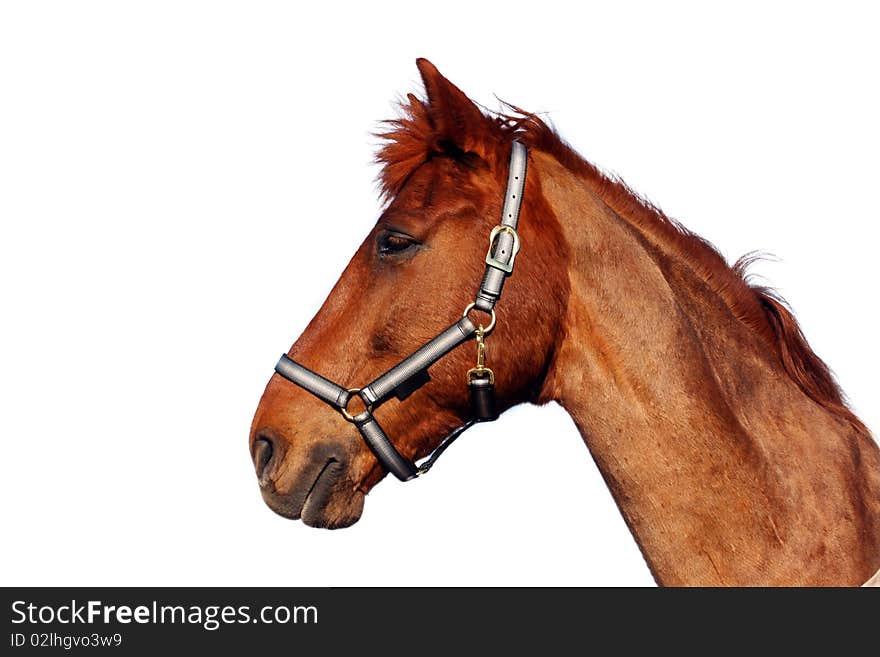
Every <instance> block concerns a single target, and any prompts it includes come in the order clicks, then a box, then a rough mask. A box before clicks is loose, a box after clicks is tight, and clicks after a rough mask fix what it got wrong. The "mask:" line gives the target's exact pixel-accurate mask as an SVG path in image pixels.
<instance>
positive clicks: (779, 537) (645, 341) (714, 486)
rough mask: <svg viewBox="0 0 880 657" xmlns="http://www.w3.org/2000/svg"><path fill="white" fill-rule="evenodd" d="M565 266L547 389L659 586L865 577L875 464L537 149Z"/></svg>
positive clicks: (691, 279)
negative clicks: (566, 286) (561, 317)
mask: <svg viewBox="0 0 880 657" xmlns="http://www.w3.org/2000/svg"><path fill="white" fill-rule="evenodd" d="M534 157H535V164H536V167H535V168H536V169H537V170H538V172H539V175H540V178H541V187H542V190H543V193H544V196H545V197H546V198H547V200H548V202H549V204H550V205H551V206H552V207H553V208H554V211H555V212H556V213H557V216H558V218H559V221H560V223H561V225H562V227H563V232H564V234H565V238H566V240H567V241H568V243H569V247H570V252H571V254H572V258H571V261H570V263H569V278H570V283H571V295H570V298H569V300H568V306H567V310H566V317H565V322H564V331H563V335H562V336H561V337H560V339H559V343H558V344H557V348H556V355H555V360H554V363H553V366H552V367H551V369H550V372H549V373H548V376H547V378H546V380H545V385H544V388H543V390H542V399H543V400H544V401H550V400H555V401H558V402H559V403H560V404H561V405H562V406H563V407H564V408H565V409H566V410H567V411H568V412H569V413H570V415H571V416H572V418H573V419H574V422H575V424H576V425H577V427H578V429H579V430H580V432H581V435H582V436H583V438H584V441H585V442H586V444H587V446H588V448H589V449H590V451H591V453H592V455H593V457H594V459H595V461H596V463H597V465H598V467H599V469H600V471H601V472H602V474H603V476H604V478H605V480H606V482H607V483H608V486H609V488H610V489H611V492H612V494H613V496H614V498H615V500H616V502H617V504H618V506H619V508H620V510H621V512H622V514H623V516H624V518H625V520H626V522H627V524H628V526H629V528H630V530H631V531H632V533H633V535H634V537H635V539H636V541H637V542H638V544H639V546H640V548H641V550H642V553H643V555H644V556H645V559H646V561H647V562H648V565H649V567H650V568H651V571H652V573H653V574H654V577H655V578H656V579H657V580H658V582H660V583H661V584H673V585H678V584H701V585H723V584H726V585H746V584H756V585H767V584H786V585H791V584H813V585H821V584H836V585H841V584H844V585H853V584H861V583H863V582H865V581H866V580H867V579H868V578H869V577H870V576H871V574H873V573H874V572H875V571H876V569H877V567H878V565H880V453H878V449H877V445H876V444H875V443H874V442H873V440H872V439H871V438H870V436H868V435H867V434H865V433H863V432H860V431H858V430H856V429H855V428H853V427H852V426H851V425H850V424H849V423H847V422H845V421H843V420H841V419H840V418H839V417H838V416H836V415H834V414H832V413H830V412H829V411H827V410H826V409H824V408H823V407H822V406H820V405H818V404H816V403H815V402H813V401H812V400H811V399H809V398H808V397H807V396H806V395H805V394H804V393H803V392H802V391H801V390H800V388H799V387H798V386H797V384H796V383H795V382H794V381H793V380H792V379H791V378H790V377H789V376H788V375H787V374H786V373H785V372H784V370H783V368H782V367H781V365H780V363H779V359H778V357H777V356H776V353H775V351H774V350H773V349H772V348H771V345H769V344H768V343H767V341H766V339H764V338H763V337H761V336H759V335H757V333H756V332H755V331H754V330H752V329H750V328H748V327H747V326H745V325H744V324H743V323H742V322H741V321H739V320H738V319H736V318H735V317H734V315H733V313H732V312H731V311H730V309H729V308H728V306H726V305H725V303H724V302H723V300H722V299H721V297H720V295H719V294H717V293H716V292H715V291H713V290H712V288H711V286H710V285H708V284H707V282H706V281H705V280H703V279H702V278H701V277H700V276H699V275H698V274H697V273H696V272H695V270H694V269H693V268H691V267H690V266H689V265H688V262H686V261H685V259H684V258H683V257H681V256H678V255H677V254H675V253H672V252H671V249H669V248H666V249H664V248H663V245H660V244H658V243H655V242H654V241H652V240H651V239H650V238H649V237H648V236H647V235H645V234H644V233H642V232H641V231H640V230H639V229H638V228H636V227H635V226H634V225H633V224H631V223H630V222H628V221H627V220H626V218H625V217H621V216H619V215H617V214H616V213H615V212H614V211H612V210H611V209H610V208H609V207H608V206H606V205H605V204H604V203H603V202H602V200H601V198H600V197H599V195H598V194H597V193H595V192H594V191H593V190H592V187H591V183H590V182H589V181H587V180H585V179H583V178H581V177H580V176H577V175H575V174H573V173H571V172H570V171H568V170H567V169H565V168H563V167H562V166H561V165H559V164H558V163H557V162H556V160H554V159H552V158H551V157H549V156H546V155H544V154H541V153H536V154H535V155H534Z"/></svg>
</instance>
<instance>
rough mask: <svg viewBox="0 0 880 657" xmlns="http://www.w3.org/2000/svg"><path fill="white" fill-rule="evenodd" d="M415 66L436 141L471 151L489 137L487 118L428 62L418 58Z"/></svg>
mask: <svg viewBox="0 0 880 657" xmlns="http://www.w3.org/2000/svg"><path fill="white" fill-rule="evenodd" d="M416 66H418V67H419V73H421V75H422V82H423V83H424V85H425V92H426V93H427V94H428V102H427V107H426V109H427V113H428V119H429V120H430V122H431V125H432V127H433V128H434V132H435V135H436V137H437V140H438V141H448V142H451V143H453V144H455V146H457V147H458V148H460V149H461V150H464V151H472V150H474V149H475V148H476V147H478V145H479V144H481V143H483V138H485V137H486V136H488V132H489V119H487V118H486V117H485V116H484V115H483V113H482V112H481V111H480V108H479V107H477V106H476V105H475V104H474V102H473V101H472V100H471V99H470V98H468V97H467V96H466V95H465V94H464V92H463V91H462V90H461V89H459V88H458V87H456V86H455V85H454V84H452V83H451V82H450V81H449V80H447V79H446V78H445V77H443V76H442V75H441V74H440V71H438V70H437V67H436V66H434V65H433V64H432V63H431V62H429V61H428V60H427V59H424V58H419V59H417V60H416Z"/></svg>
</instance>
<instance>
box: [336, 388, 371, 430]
mask: <svg viewBox="0 0 880 657" xmlns="http://www.w3.org/2000/svg"><path fill="white" fill-rule="evenodd" d="M360 391H361V389H360V388H349V389H348V390H347V391H346V392H348V394H349V397H348V399H346V400H345V406H343V407H342V408H340V409H339V412H340V413H342V417H344V418H345V419H346V420H348V421H349V422H351V423H352V424H354V423H355V422H357V420H358V418H360V417H361V416H362V415H364V413H372V411H373V406H372V404H367V402H364V412H363V413H358V414H357V415H352V414H351V413H349V412H348V402H350V401H351V400H352V399H354V397H355V396H356V395H357V394H358V393H359V392H360ZM361 401H364V400H363V398H361Z"/></svg>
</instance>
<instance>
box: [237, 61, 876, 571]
mask: <svg viewBox="0 0 880 657" xmlns="http://www.w3.org/2000/svg"><path fill="white" fill-rule="evenodd" d="M417 66H418V69H419V72H420V74H421V79H422V82H423V84H424V91H425V94H424V96H423V97H421V98H420V97H417V96H415V95H413V94H409V95H407V97H406V99H404V100H403V101H401V104H400V105H401V108H400V115H399V116H398V117H397V118H395V119H392V120H390V121H386V122H385V123H384V124H383V125H384V128H383V130H382V132H381V133H379V136H380V137H381V138H382V145H381V147H380V149H379V151H378V153H377V160H378V162H379V163H380V164H381V167H382V168H381V173H380V178H379V184H380V188H381V193H382V195H383V198H384V199H385V204H384V205H383V208H384V209H383V211H382V213H381V216H380V217H379V219H378V221H377V222H376V224H375V226H374V227H373V228H372V230H371V232H370V233H369V235H368V236H367V237H366V239H365V240H364V241H363V243H362V244H361V246H360V247H359V248H358V250H357V251H356V253H355V254H354V256H353V257H352V259H351V262H350V263H349V264H348V266H347V267H346V268H345V270H344V271H343V273H342V275H341V277H340V278H339V280H338V282H337V283H336V285H335V287H334V288H333V290H332V292H331V293H330V295H329V296H328V297H327V299H326V301H325V303H324V304H323V306H322V307H321V308H320V310H319V311H318V313H317V314H316V315H315V317H314V319H312V321H311V322H310V323H309V325H308V326H307V328H306V329H305V331H304V332H303V334H302V335H301V336H300V337H299V339H297V341H296V342H295V343H294V344H293V346H292V347H291V348H290V350H289V351H288V352H287V355H286V356H287V358H288V361H289V362H294V361H293V359H296V361H295V362H297V363H300V364H302V366H303V371H309V369H310V370H314V371H317V372H322V373H325V374H332V376H333V378H334V380H335V381H342V382H345V384H346V385H353V384H356V383H362V382H364V381H370V380H373V379H374V378H375V377H376V376H378V375H380V374H381V373H382V372H385V371H387V370H389V368H394V366H395V364H396V363H398V362H399V361H401V359H403V358H405V357H406V355H407V354H410V353H411V352H413V350H415V349H417V348H419V346H420V345H424V344H425V343H426V342H429V341H430V340H431V339H432V338H433V337H434V336H435V335H436V334H437V333H438V332H439V331H440V330H442V329H444V328H445V327H446V326H447V324H448V323H449V321H450V320H451V319H455V318H458V317H462V308H463V306H464V305H465V304H466V303H467V301H468V300H469V299H471V298H473V297H471V296H470V295H471V294H472V291H473V289H474V284H475V282H477V281H479V280H480V276H481V272H482V267H483V263H484V254H483V251H484V249H485V246H486V245H485V235H487V234H489V232H490V231H491V230H492V228H493V226H495V225H496V224H497V223H498V217H499V216H500V215H501V213H502V207H505V208H506V207H507V206H506V205H505V206H503V205H502V204H503V203H505V199H504V195H505V193H506V192H505V189H506V188H505V185H506V184H508V183H510V182H511V180H509V179H508V173H509V170H510V167H511V164H510V162H511V161H512V160H511V159H510V158H511V153H512V149H513V147H514V145H515V144H522V145H524V147H525V148H526V149H527V175H526V177H525V181H524V187H523V189H522V194H521V198H520V200H519V201H518V202H519V203H520V204H521V205H520V207H519V211H520V214H521V221H520V223H519V226H518V230H517V231H513V232H517V233H518V235H517V237H519V238H520V239H521V243H522V245H523V246H522V253H521V254H520V255H519V257H518V259H517V262H516V273H515V275H512V276H510V277H509V281H508V282H507V285H506V288H505V291H504V295H503V298H502V299H500V301H499V310H498V322H497V326H496V327H495V328H494V331H493V332H492V333H491V336H489V335H488V331H486V326H484V325H487V324H489V323H490V318H489V311H488V310H487V307H486V306H483V307H482V308H480V307H477V308H469V310H468V312H465V314H464V319H463V320H460V321H459V324H462V323H463V324H466V325H467V326H468V327H469V329H468V331H469V332H470V334H471V335H470V336H466V337H473V335H474V334H475V333H476V334H479V335H478V337H479V338H480V339H481V344H483V342H482V340H485V343H488V344H491V349H490V351H489V353H490V355H491V356H490V357H491V361H490V364H489V366H491V367H494V370H495V374H496V376H495V380H494V382H493V387H494V393H495V399H494V402H495V403H496V404H497V412H503V411H504V410H506V409H509V408H510V407H512V406H515V405H517V404H523V403H532V404H546V403H549V402H552V401H555V402H557V403H558V404H560V405H561V406H562V408H563V409H565V410H566V411H567V412H568V413H569V414H570V416H571V417H572V418H573V420H574V423H575V425H576V427H577V429H578V431H579V432H580V434H581V436H582V437H583V440H584V442H585V444H586V446H587V448H588V449H589V451H590V453H591V455H592V457H593V458H594V460H595V462H596V464H597V465H598V467H599V469H600V471H601V473H602V475H603V477H604V479H605V481H606V483H607V485H608V487H609V488H610V491H611V493H612V495H613V498H614V500H615V502H616V504H617V506H618V508H619V510H620V512H621V513H622V515H623V518H624V519H625V521H626V524H627V526H628V528H629V530H630V531H631V533H632V535H633V537H634V538H635V540H636V542H637V543H638V546H639V547H640V549H641V551H642V554H643V556H644V558H645V560H646V562H647V564H648V567H649V569H650V571H651V573H652V575H653V577H654V578H655V580H656V581H657V582H658V584H661V585H673V586H679V585H701V586H719V585H733V586H742V585H760V586H777V585H782V586H791V585H811V586H812V585H817V586H825V585H835V586H836V585H861V584H863V583H865V582H866V581H867V580H868V579H869V578H871V576H872V574H874V573H875V572H877V569H878V566H880V450H878V446H877V444H876V443H875V442H874V440H873V438H872V437H871V434H870V432H869V431H868V429H867V428H866V427H865V425H864V424H863V423H862V422H861V421H860V420H859V418H857V417H856V416H855V414H854V413H853V412H852V411H851V409H850V408H848V406H847V404H846V403H845V399H844V396H843V394H842V392H841V390H840V388H839V387H838V385H837V383H836V381H835V379H834V378H833V376H832V374H831V372H830V371H829V368H828V367H827V365H826V364H825V363H824V362H823V361H822V360H821V359H820V358H819V357H818V356H817V355H816V354H815V353H814V352H813V350H812V349H811V348H810V346H809V344H808V343H807V341H806V339H805V337H804V335H803V333H802V331H801V329H800V327H799V325H798V323H797V321H796V320H795V318H794V316H793V314H792V313H791V311H790V310H789V308H788V307H787V305H786V304H785V303H784V301H783V300H782V299H781V298H780V297H779V296H778V295H777V294H776V293H775V292H773V291H772V290H770V289H767V288H763V287H758V286H756V285H753V284H750V282H748V280H747V277H746V267H747V266H748V264H749V263H750V259H749V258H744V259H740V260H739V261H737V263H736V264H734V265H733V266H729V265H728V264H727V262H726V261H725V260H724V258H723V257H722V256H721V255H720V254H719V252H718V251H717V250H716V249H715V248H714V247H713V246H712V245H711V244H709V243H708V242H707V241H705V240H703V239H701V238H700V237H698V236H697V235H696V234H694V233H692V232H690V231H689V230H687V229H686V228H684V227H683V226H682V225H681V224H679V223H678V222H676V221H675V220H673V219H671V218H669V217H667V216H666V215H665V214H664V213H663V212H662V211H661V210H659V209H658V208H657V207H655V206H653V205H651V204H650V203H648V202H646V201H644V200H642V199H641V198H640V197H639V196H638V195H637V194H635V193H634V192H633V191H631V190H630V189H629V188H628V187H627V186H626V185H625V184H624V183H623V182H622V181H621V180H620V179H619V178H616V177H611V176H609V175H606V174H604V173H603V172H601V171H600V170H599V169H598V168H597V167H596V166H594V165H593V164H591V163H590V162H588V161H587V160H585V159H584V158H583V157H581V156H580V155H579V154H578V153H577V152H576V151H575V150H574V149H573V148H572V147H571V146H569V145H568V144H567V143H566V142H565V141H564V140H563V139H562V138H561V137H560V136H559V135H558V134H557V133H556V131H555V130H554V129H553V128H552V127H550V126H549V125H548V124H547V123H546V122H545V121H544V120H543V119H542V118H541V117H539V116H537V115H535V114H532V113H529V112H527V111H525V110H522V109H519V108H518V107H516V106H514V105H508V104H505V107H506V110H504V111H503V112H499V113H489V112H484V111H483V110H482V109H481V108H480V107H479V106H477V105H476V104H475V103H474V102H473V101H471V100H470V99H469V98H468V97H467V96H466V95H465V94H464V93H463V92H462V91H461V90H460V89H459V88H458V87H456V86H455V85H454V84H452V83H451V82H450V81H449V80H447V79H446V78H445V77H443V75H441V74H440V72H439V71H438V70H437V68H436V67H435V66H434V65H433V64H431V63H430V62H429V61H427V60H425V59H419V60H417ZM511 179H512V175H511ZM507 232H511V231H507ZM493 239H496V240H497V238H496V237H494V233H493ZM498 248H499V247H498V246H497V244H496V245H495V249H496V250H497V249H498ZM489 255H490V256H491V255H492V249H491V248H490V254H489ZM493 313H494V309H493ZM469 317H470V318H472V320H473V321H469V320H468V318H469ZM492 320H493V321H492V322H491V323H492V324H494V314H493V316H492ZM473 366H474V364H473V352H472V351H471V350H469V349H461V348H457V349H451V350H450V351H449V353H448V354H447V355H445V356H444V357H443V358H440V359H438V360H437V361H436V362H432V363H431V372H430V382H429V383H427V384H426V385H421V384H422V383H424V381H421V382H419V385H417V386H414V388H415V389H414V390H412V391H408V398H407V399H405V401H396V400H393V399H391V400H389V401H388V402H387V403H386V404H384V405H383V406H382V408H381V410H380V409H376V410H375V414H376V417H377V418H378V419H379V420H380V421H381V426H382V427H383V428H384V431H385V432H387V436H389V437H390V438H388V444H389V445H390V447H389V449H390V450H392V451H394V452H395V453H396V454H397V455H398V456H400V457H401V459H402V462H403V463H409V462H414V461H416V460H417V459H423V458H424V457H425V456H426V455H428V454H430V453H431V452H432V451H433V450H435V449H436V448H437V447H438V446H441V444H443V445H444V446H445V443H444V440H445V437H446V436H448V435H450V433H453V434H454V433H455V432H456V431H459V430H460V429H461V428H463V427H466V426H469V422H468V418H469V415H470V414H471V413H472V409H471V406H470V404H469V394H468V391H467V390H466V389H465V385H464V376H465V373H466V372H468V371H469V370H471V369H473ZM279 371H282V370H279ZM288 378H289V377H288ZM470 379H471V377H470V376H468V380H470ZM337 389H338V390H340V391H344V396H345V401H343V402H342V403H341V410H342V411H343V414H340V413H338V412H335V411H334V410H333V409H330V408H328V407H327V405H326V404H324V403H322V401H321V400H320V399H316V398H315V395H314V394H310V392H309V391H308V390H304V389H303V388H302V387H301V386H297V385H292V384H291V382H290V380H287V379H286V378H285V377H284V376H281V375H279V374H278V373H276V374H274V375H273V376H272V378H271V379H270V380H269V382H268V384H267V386H266V388H265V391H264V393H263V395H262V398H261V400H260V402H259V406H258V408H257V409H256V413H255V415H254V418H253V422H252V425H251V431H250V437H249V446H250V454H251V458H252V460H253V462H254V465H255V468H256V472H257V477H258V480H259V485H260V490H261V493H262V497H263V499H264V501H265V502H266V504H267V505H268V506H269V507H270V508H271V509H272V510H273V511H275V512H276V513H278V514H280V515H282V516H284V517H286V518H291V519H302V521H303V522H304V523H305V524H307V525H309V526H313V527H324V528H341V527H346V526H349V525H351V524H353V523H354V522H356V521H357V520H358V519H359V518H360V517H361V514H362V511H363V504H364V497H365V496H366V495H367V493H368V492H369V491H370V489H371V488H372V487H373V486H375V485H376V484H377V483H378V482H379V481H380V480H381V479H382V478H383V477H384V476H385V474H387V469H388V466H387V465H386V462H385V461H383V459H382V458H380V457H381V454H380V453H379V451H376V450H375V449H371V448H370V447H371V446H370V445H368V444H367V443H365V442H364V441H362V440H360V439H359V438H358V436H357V433H356V432H355V431H354V430H353V428H352V425H351V423H350V422H347V421H346V420H347V419H351V417H352V414H354V415H357V414H360V415H361V416H362V417H365V416H368V415H369V416H370V417H372V416H371V413H369V412H368V411H369V409H367V410H365V407H367V406H368V402H369V401H370V400H364V399H361V397H363V392H360V393H359V391H358V389H352V390H349V391H347V392H346V391H345V390H346V389H345V388H344V386H343V387H340V388H334V389H333V390H334V391H335V390H337ZM333 394H335V392H334V393H333ZM401 398H403V396H401ZM325 401H326V400H325ZM349 402H352V403H353V404H356V405H358V406H357V408H354V407H352V409H351V410H346V407H347V406H348V403H349ZM337 410H339V409H338V408H337ZM343 415H345V416H347V417H343ZM355 419H356V418H355ZM367 442H369V441H367ZM372 446H373V447H375V445H372ZM401 478H405V477H401ZM874 580H875V581H876V580H877V577H876V576H875V577H874Z"/></svg>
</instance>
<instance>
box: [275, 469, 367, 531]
mask: <svg viewBox="0 0 880 657" xmlns="http://www.w3.org/2000/svg"><path fill="white" fill-rule="evenodd" d="M345 469H346V468H345V466H344V464H342V463H340V462H338V461H336V460H334V459H330V460H328V461H327V462H326V463H325V464H324V466H323V467H321V468H320V470H319V471H318V473H317V476H315V475H313V477H314V478H313V479H312V480H311V481H308V482H302V485H301V486H299V487H295V488H299V491H298V492H294V491H291V492H289V493H287V494H284V495H280V494H279V493H278V492H277V491H275V490H274V488H272V487H269V488H263V489H262V494H263V500H264V501H265V502H266V505H267V506H268V507H269V508H270V509H272V511H274V512H275V513H277V514H278V515H280V516H282V517H284V518H288V519H290V520H302V521H303V523H304V524H306V525H308V526H309V527H320V528H323V529H341V528H343V527H349V526H351V525H353V524H354V523H356V522H357V521H358V520H359V519H360V517H361V514H362V513H363V510H364V493H363V492H361V491H360V490H358V489H357V487H356V486H355V485H354V484H353V483H352V481H351V479H350V478H349V477H348V476H346V472H345Z"/></svg>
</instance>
